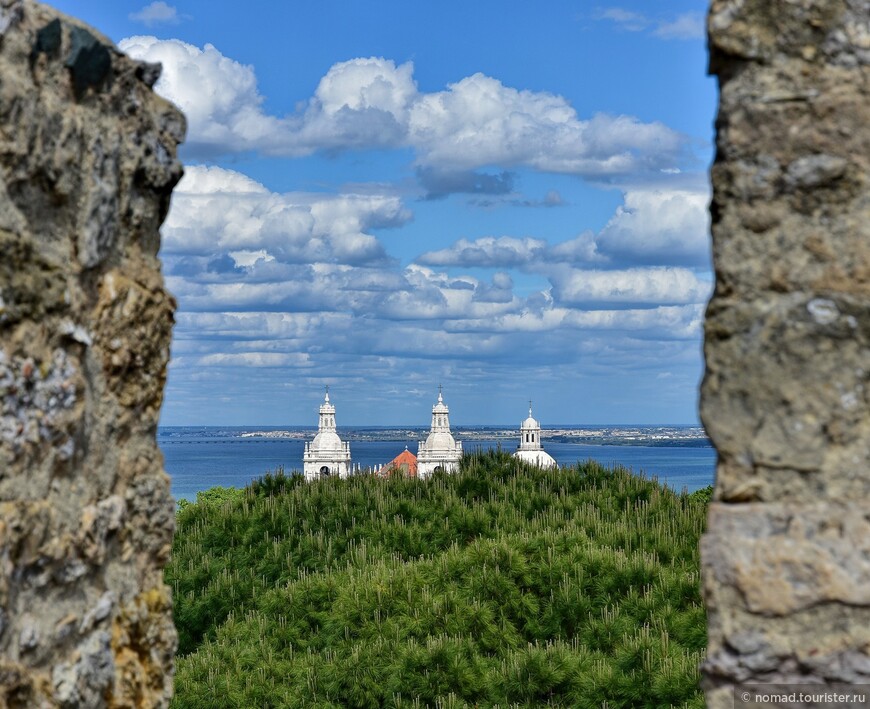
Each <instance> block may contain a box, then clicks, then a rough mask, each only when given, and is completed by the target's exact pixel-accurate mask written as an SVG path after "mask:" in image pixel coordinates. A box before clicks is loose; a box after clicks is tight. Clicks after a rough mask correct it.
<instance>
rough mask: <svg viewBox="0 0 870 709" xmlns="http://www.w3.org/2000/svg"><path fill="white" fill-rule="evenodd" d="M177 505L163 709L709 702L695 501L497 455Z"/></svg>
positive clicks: (285, 479) (585, 471)
mask: <svg viewBox="0 0 870 709" xmlns="http://www.w3.org/2000/svg"><path fill="white" fill-rule="evenodd" d="M217 498H218V499H211V498H209V497H206V498H204V499H203V500H202V501H201V502H200V501H199V500H198V502H197V503H196V504H189V505H187V506H185V507H184V508H183V509H181V510H180V511H179V513H178V532H177V534H176V541H175V546H174V550H173V556H172V560H171V563H170V565H169V567H168V568H167V571H166V578H167V582H168V583H170V584H171V585H172V587H173V589H174V592H175V616H176V624H177V626H178V630H179V637H180V643H181V647H180V652H181V654H182V656H181V657H180V658H179V660H178V669H177V675H176V677H177V679H176V699H175V700H174V704H173V706H175V707H197V709H199V708H203V707H230V706H239V707H249V706H250V707H259V706H269V707H297V706H298V707H302V706H314V705H316V706H335V707H339V706H342V707H344V706H348V707H376V706H397V707H403V706H407V707H413V706H426V705H428V706H444V707H447V706H502V707H508V706H565V707H586V706H589V707H593V706H594V707H600V706H602V705H603V704H604V703H606V705H607V706H610V707H621V706H632V707H633V706H650V707H662V706H681V705H690V706H699V707H700V706H703V701H702V697H701V694H700V692H699V690H698V670H697V667H698V664H699V662H700V661H701V659H702V653H703V648H704V646H705V643H706V633H705V616H704V610H703V605H702V604H701V600H700V596H699V588H698V585H699V584H698V552H697V546H698V538H699V535H700V533H701V531H702V529H703V524H704V517H705V505H706V500H705V499H704V498H705V496H704V495H685V494H683V495H678V494H675V493H673V492H672V491H670V490H668V489H667V488H663V487H661V486H659V485H658V484H657V483H655V482H650V481H647V480H644V479H642V478H639V477H636V476H634V475H632V474H631V473H630V472H629V471H627V470H625V469H622V468H618V467H617V468H614V469H607V468H604V467H602V466H601V465H599V464H597V463H595V462H591V461H590V462H587V463H583V464H580V465H577V466H575V467H573V468H565V469H557V470H550V471H543V470H540V469H536V468H532V467H529V466H527V465H525V464H523V463H521V462H519V461H517V460H515V459H513V458H512V457H510V456H509V455H507V454H505V453H501V452H497V451H488V452H481V453H475V454H472V455H469V456H466V457H465V458H464V459H463V462H462V466H461V471H460V472H459V473H458V474H455V475H436V476H434V477H433V478H431V479H429V480H417V479H413V478H404V477H399V476H396V477H392V478H389V479H381V478H376V477H368V476H361V477H354V478H350V479H347V480H338V479H325V480H321V481H317V482H313V483H302V482H300V479H299V476H283V475H274V476H268V477H267V478H264V479H263V480H260V481H256V482H254V483H252V485H251V486H250V487H249V488H247V489H246V490H245V491H244V493H242V494H239V495H238V496H236V497H233V496H232V495H223V496H221V495H219V496H217Z"/></svg>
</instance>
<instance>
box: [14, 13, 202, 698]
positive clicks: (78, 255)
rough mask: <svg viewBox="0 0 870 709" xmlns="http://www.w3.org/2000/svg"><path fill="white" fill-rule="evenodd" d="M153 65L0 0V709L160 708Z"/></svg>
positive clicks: (169, 131) (160, 164)
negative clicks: (4, 708)
mask: <svg viewBox="0 0 870 709" xmlns="http://www.w3.org/2000/svg"><path fill="white" fill-rule="evenodd" d="M155 80H156V72H155V67H153V66H149V65H143V64H141V63H138V62H134V61H132V60H131V59H129V58H128V57H126V56H124V55H123V54H121V53H120V52H119V51H118V50H117V49H116V48H115V47H114V46H113V45H112V43H111V42H110V41H109V40H108V39H106V38H105V37H103V36H101V35H100V34H99V33H98V32H96V31H95V30H92V29H90V28H87V27H85V26H84V25H82V24H81V23H79V22H77V21H76V20H74V19H72V18H69V17H66V16H63V15H60V14H59V13H57V12H55V11H53V10H51V9H50V8H48V7H46V6H44V5H41V4H38V3H35V2H29V1H28V2H25V1H22V0H0V254H2V258H0V706H22V707H23V706H27V707H56V706H63V707H80V706H81V707H84V706H87V707H100V706H108V707H122V706H123V707H133V706H153V707H158V706H166V705H167V704H168V702H169V698H170V696H171V691H172V668H173V653H174V650H175V642H176V641H175V630H174V627H173V625H172V618H171V600H170V596H169V593H168V590H167V589H166V588H165V586H164V584H163V579H162V568H163V565H164V563H165V562H166V559H167V556H168V553H169V548H170V545H171V538H172V531H173V523H174V504H173V501H172V498H171V496H170V494H169V480H168V478H167V476H166V474H165V473H164V471H163V465H162V457H161V455H160V452H159V450H158V448H157V445H156V439H155V434H156V428H157V420H158V415H159V410H160V404H161V401H162V396H163V386H164V382H165V378H166V366H167V362H168V359H169V344H170V334H171V328H172V319H173V311H174V307H175V304H174V301H173V299H172V297H171V296H170V295H169V294H168V293H167V292H166V291H165V290H164V287H163V278H162V275H161V272H160V263H159V261H158V259H157V250H158V248H159V243H160V236H159V232H158V229H159V227H160V224H161V223H162V221H163V219H164V217H165V216H166V212H167V210H168V207H169V199H170V194H171V191H172V188H173V186H174V185H175V183H176V182H177V181H178V179H179V178H180V177H181V166H180V164H179V162H178V160H177V159H176V157H175V155H176V148H177V145H178V143H179V142H180V141H181V140H182V138H183V135H184V130H185V124H184V119H183V117H182V116H181V114H180V113H179V112H178V111H177V110H176V109H175V108H174V107H173V106H171V105H170V104H168V103H167V102H165V101H163V100H162V99H160V98H159V97H157V96H156V95H155V94H154V93H153V91H152V90H151V86H152V85H153V83H154V81H155Z"/></svg>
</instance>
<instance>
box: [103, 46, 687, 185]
mask: <svg viewBox="0 0 870 709" xmlns="http://www.w3.org/2000/svg"><path fill="white" fill-rule="evenodd" d="M119 46H120V48H121V49H122V50H123V51H125V52H127V53H128V54H130V55H131V56H133V57H135V58H137V59H144V60H147V61H151V62H161V63H162V64H163V66H164V71H163V75H162V76H161V78H160V80H159V81H158V82H157V85H156V87H155V88H156V90H157V91H158V92H159V93H161V94H162V95H163V96H165V97H166V98H168V99H170V100H171V101H174V102H175V103H176V104H178V105H179V106H180V107H181V108H182V109H183V110H184V111H185V113H186V114H187V115H188V120H189V123H190V128H189V134H188V144H187V147H186V148H185V149H186V150H188V151H189V152H190V153H191V154H194V155H209V154H217V153H234V152H244V151H250V150H256V151H260V152H262V153H266V154H272V155H284V156H300V155H307V154H311V153H313V152H317V151H336V150H350V149H367V148H399V147H410V148H412V149H413V150H414V151H415V154H416V164H417V166H418V168H420V169H421V170H422V172H421V175H422V177H426V178H427V179H430V180H433V179H436V178H437V182H438V184H439V185H449V184H451V183H456V184H458V185H459V186H458V187H457V189H458V190H460V191H471V192H479V191H483V192H486V191H489V190H490V189H495V188H499V189H504V188H507V189H509V188H510V182H509V180H510V176H509V174H507V173H505V174H503V175H501V176H499V177H498V179H499V180H501V182H498V183H497V184H495V185H492V186H490V185H489V182H492V179H493V176H492V175H486V174H477V173H475V172H474V171H476V170H478V169H480V168H484V167H487V166H493V165H495V166H501V167H508V168H511V167H525V168H531V169H534V170H539V171H544V172H555V173H567V174H576V175H583V176H597V177H604V176H608V177H610V176H619V175H627V174H632V173H638V172H645V171H654V172H655V171H659V170H662V169H671V168H673V167H674V166H675V165H676V163H678V162H680V161H681V160H682V159H683V158H684V157H685V154H684V151H685V150H686V145H687V143H686V138H685V136H683V135H682V134H681V133H678V132H677V131H674V130H672V129H671V128H668V127H667V126H665V125H663V124H661V123H658V122H652V123H646V122H643V121H640V120H639V119H637V118H635V117H633V116H624V115H623V116H611V115H604V114H598V115H595V116H592V117H590V118H588V119H581V118H580V117H579V116H578V115H577V112H576V111H575V110H574V108H573V107H572V106H571V104H570V103H569V102H568V101H567V100H566V99H565V98H564V97H562V96H558V95H555V94H550V93H546V92H540V91H527V90H520V89H516V88H512V87H509V86H505V85H504V84H502V83H501V82H500V81H499V80H498V79H496V78H493V77H490V76H486V75H484V74H481V73H477V74H474V75H472V76H469V77H466V78H463V79H461V80H459V81H457V82H455V83H453V84H450V85H449V86H448V87H447V88H446V89H445V90H444V91H438V92H433V93H425V92H420V91H419V89H418V87H417V85H416V82H415V81H414V77H413V70H414V67H413V65H412V64H411V63H410V62H406V63H405V64H400V65H398V66H397V65H396V64H395V62H393V61H391V60H389V59H385V58H382V57H369V58H357V59H352V60H350V61H345V62H339V63H337V64H335V65H333V66H332V67H331V68H330V69H329V71H328V72H327V73H326V75H325V76H323V77H322V78H321V79H320V81H319V83H318V86H317V88H316V90H315V91H314V94H313V95H312V96H311V97H310V98H308V99H307V100H306V101H304V102H303V103H302V107H301V108H300V109H299V110H298V111H297V112H295V113H294V114H292V115H288V116H283V117H278V116H273V115H269V114H267V113H266V112H264V111H263V96H262V95H261V94H260V93H259V90H258V88H257V80H256V75H255V73H254V70H253V68H252V67H250V66H245V65H243V64H240V63H239V62H236V61H234V60H233V59H230V58H229V57H226V56H224V55H223V54H221V52H220V51H219V50H218V49H216V48H215V47H214V46H212V45H210V44H207V45H205V47H204V48H202V49H200V48H199V47H196V46H194V45H191V44H187V43H185V42H182V41H180V40H175V39H170V40H159V39H157V38H156V37H144V36H138V37H130V38H127V39H124V40H122V41H121V42H120V44H119ZM433 170H434V172H433ZM451 172H456V173H458V174H459V175H458V177H456V178H451V176H450V173H451ZM421 179H422V178H421ZM436 192H437V190H436Z"/></svg>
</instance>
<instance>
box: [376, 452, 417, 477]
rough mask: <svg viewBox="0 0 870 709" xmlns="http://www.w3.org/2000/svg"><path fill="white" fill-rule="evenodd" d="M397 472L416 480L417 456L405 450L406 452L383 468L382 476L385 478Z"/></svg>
mask: <svg viewBox="0 0 870 709" xmlns="http://www.w3.org/2000/svg"><path fill="white" fill-rule="evenodd" d="M395 472H401V473H403V474H404V475H407V476H408V477H411V478H416V477H417V456H416V455H414V454H413V453H412V452H411V451H409V450H408V449H407V448H405V450H403V451H402V452H401V453H399V455H397V456H396V457H395V458H393V459H392V460H391V461H390V462H389V463H387V464H386V465H385V466H384V467H383V468H381V475H384V476H387V475H392V474H393V473H395Z"/></svg>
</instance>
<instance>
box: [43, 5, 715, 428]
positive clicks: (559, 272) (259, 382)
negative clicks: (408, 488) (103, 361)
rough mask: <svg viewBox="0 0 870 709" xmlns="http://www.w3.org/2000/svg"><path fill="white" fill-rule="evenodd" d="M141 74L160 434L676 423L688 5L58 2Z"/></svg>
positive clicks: (680, 401) (687, 415)
mask: <svg viewBox="0 0 870 709" xmlns="http://www.w3.org/2000/svg"><path fill="white" fill-rule="evenodd" d="M55 4H56V6H58V7H59V8H60V9H61V10H63V11H65V12H68V13H70V14H74V15H76V16H78V17H80V18H82V19H83V20H85V21H87V22H89V23H90V24H92V25H94V26H95V27H97V28H98V29H99V30H101V31H102V32H103V33H105V34H106V35H107V36H109V37H110V38H111V39H112V40H113V41H114V42H116V43H117V44H118V46H119V47H120V48H122V49H123V50H124V51H126V52H128V53H130V54H131V55H133V56H135V57H137V58H142V59H145V60H148V61H160V62H162V64H163V66H164V71H163V75H162V78H161V79H160V81H159V82H158V84H157V86H156V89H157V91H158V92H159V93H161V94H163V95H164V96H166V97H167V98H169V99H170V100H173V101H175V102H176V103H177V104H178V105H179V106H181V107H182V109H184V111H185V112H186V114H187V116H188V123H189V125H188V138H187V142H186V144H185V145H184V146H183V147H182V150H181V156H182V159H183V161H184V163H185V169H186V174H185V177H184V178H183V180H182V182H181V183H180V184H179V186H178V188H177V189H176V192H175V194H174V196H173V203H172V209H171V211H170V214H169V217H168V219H167V221H166V223H165V224H164V226H163V230H162V233H163V247H162V250H161V255H162V258H163V260H164V273H165V275H166V278H167V284H168V286H169V288H170V289H171V290H172V291H173V292H174V293H175V295H176V297H177V298H178V302H179V309H178V314H177V325H176V328H175V336H174V341H173V348H172V362H171V365H170V372H169V383H168V387H167V392H166V402H165V405H164V409H163V415H162V419H161V422H162V423H163V424H164V425H198V424H202V425H208V424H216V425H283V424H287V425H305V424H314V423H315V422H316V409H317V405H318V404H319V402H320V400H321V399H322V392H323V387H324V386H325V385H326V384H329V385H330V392H331V398H332V400H333V402H334V403H335V404H336V406H337V409H338V423H339V425H342V424H344V425H363V424H370V425H392V424H406V425H420V424H427V423H428V420H429V415H430V411H431V405H432V403H433V402H434V400H435V398H436V396H437V387H438V385H439V384H443V385H444V396H445V400H446V402H447V403H448V404H449V405H450V407H451V416H452V420H453V422H454V423H455V424H460V425H462V424H465V425H473V424H485V423H498V424H508V423H513V422H516V421H519V420H521V419H522V418H524V416H525V412H526V407H527V401H528V400H529V399H533V400H534V402H535V404H534V406H535V413H536V416H537V417H538V418H540V419H541V420H542V422H543V423H544V424H545V425H546V424H569V423H578V424H579V423H588V424H595V423H601V424H608V423H694V422H696V421H697V385H698V381H699V378H700V376H701V372H702V358H701V324H702V321H703V310H704V304H705V302H706V299H707V298H708V296H709V293H710V290H711V287H712V275H711V267H710V255H709V237H708V235H707V233H708V218H707V213H706V205H707V202H708V199H709V187H708V181H707V176H706V170H707V167H708V165H709V163H710V160H711V157H712V145H711V142H712V123H713V114H714V108H715V100H716V89H715V83H714V81H713V80H712V79H710V78H708V77H706V76H705V68H706V54H705V43H704V33H703V12H704V10H705V7H706V2H704V1H703V0H684V1H674V2H658V3H649V2H628V1H625V2H616V3H609V2H600V3H595V2H581V1H579V0H574V1H573V2H569V1H567V0H565V1H560V0H551V1H548V2H543V3H526V2H519V1H517V2H507V3H506V2H504V0H502V1H501V2H491V1H490V0H476V1H473V2H472V1H469V0H465V1H464V2H454V1H452V0H451V1H446V2H439V3H418V2H407V1H400V0H389V1H387V0H367V2H360V1H359V0H321V1H319V2H313V3H274V2H268V3H267V2H263V1H262V0H249V2H247V3H244V5H240V4H239V3H226V2H208V3H206V2H201V1H199V0H177V1H176V2H169V0H167V1H166V2H151V3H145V2H143V0H137V1H136V2H127V1H126V0H120V1H117V2H113V3H105V2H103V1H102V0H101V1H99V2H97V1H95V0H93V1H92V0H76V2H72V1H67V0H64V1H63V2H57V3H55Z"/></svg>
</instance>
